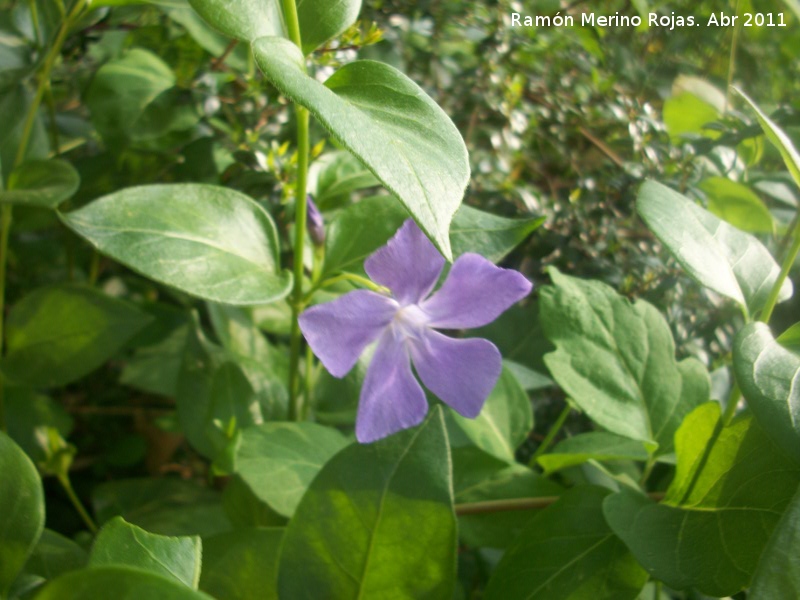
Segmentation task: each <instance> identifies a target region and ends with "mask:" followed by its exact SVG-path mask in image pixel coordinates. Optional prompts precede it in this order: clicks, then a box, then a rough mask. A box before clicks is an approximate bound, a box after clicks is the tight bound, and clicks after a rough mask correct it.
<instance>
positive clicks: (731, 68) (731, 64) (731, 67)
mask: <svg viewBox="0 0 800 600" xmlns="http://www.w3.org/2000/svg"><path fill="white" fill-rule="evenodd" d="M739 4H740V0H736V8H735V9H734V13H733V14H735V15H737V16H740V15H739ZM742 19H743V17H741V16H740V18H739V19H736V22H737V25H736V26H735V27H734V28H733V37H732V38H731V53H730V57H729V58H728V87H727V88H726V89H727V92H726V93H725V112H726V113H727V112H728V111H729V110H730V108H731V90H732V89H733V87H732V86H733V74H734V72H735V71H736V47H737V46H738V44H739V31H740V29H741V26H740V25H739V23H740V22H741V21H742Z"/></svg>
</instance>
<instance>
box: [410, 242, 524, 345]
mask: <svg viewBox="0 0 800 600" xmlns="http://www.w3.org/2000/svg"><path fill="white" fill-rule="evenodd" d="M532 287H533V285H532V284H531V282H530V281H528V280H527V279H525V277H523V276H522V274H521V273H519V272H517V271H514V270H512V269H502V268H500V267H497V266H495V265H494V264H492V263H491V262H490V261H488V260H486V259H485V258H483V257H482V256H480V255H478V254H471V253H467V254H463V255H462V256H460V257H459V258H458V259H457V260H456V262H454V263H453V268H452V269H450V273H449V274H448V276H447V279H446V280H445V282H444V283H443V284H442V287H441V288H439V290H438V291H437V292H436V293H435V294H434V295H433V296H431V297H430V298H429V299H427V300H425V301H424V302H422V303H421V304H420V308H421V309H422V310H423V311H424V312H425V313H426V314H427V315H428V319H429V320H428V326H429V327H436V328H438V329H470V328H472V327H481V326H483V325H486V324H487V323H491V322H492V321H494V320H495V319H496V318H497V317H499V316H500V315H501V314H502V313H503V312H504V311H505V310H507V309H508V308H510V307H511V306H512V305H513V304H514V303H515V302H518V301H519V300H522V299H523V298H524V297H525V296H527V295H528V294H529V293H530V291H531V288H532Z"/></svg>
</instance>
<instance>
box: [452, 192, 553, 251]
mask: <svg viewBox="0 0 800 600" xmlns="http://www.w3.org/2000/svg"><path fill="white" fill-rule="evenodd" d="M544 220H545V218H544V217H526V218H522V219H509V218H507V217H498V216H497V215H493V214H491V213H488V212H484V211H482V210H478V209H477V208H472V207H471V206H466V205H464V206H462V207H461V208H460V209H458V212H457V213H456V216H455V218H454V219H453V224H452V225H451V226H450V242H451V243H452V245H453V255H454V256H461V255H462V254H464V253H465V252H475V253H477V254H480V255H481V256H485V257H486V258H488V259H489V260H490V261H492V262H494V263H498V262H500V261H501V260H503V259H504V258H505V257H506V255H507V254H508V253H509V252H511V251H512V250H513V249H514V248H516V247H517V246H519V245H520V244H521V243H522V242H524V241H525V240H526V239H527V237H528V236H529V235H530V234H531V233H532V232H533V231H535V230H536V229H538V228H539V226H540V225H541V224H542V223H544Z"/></svg>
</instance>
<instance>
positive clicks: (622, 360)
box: [539, 268, 710, 455]
mask: <svg viewBox="0 0 800 600" xmlns="http://www.w3.org/2000/svg"><path fill="white" fill-rule="evenodd" d="M550 276H551V278H552V279H553V284H554V285H553V286H551V287H547V288H544V289H542V290H541V292H540V300H539V302H540V309H541V321H542V325H543V327H544V331H545V335H546V336H547V338H548V339H549V340H550V341H551V342H552V343H553V344H555V346H556V351H555V352H551V353H549V354H548V355H546V356H545V362H546V363H547V367H548V368H549V369H550V373H551V374H552V376H553V378H554V379H555V380H556V382H557V383H558V384H559V385H560V386H561V388H562V389H563V390H564V391H565V392H566V393H567V395H568V396H570V397H571V398H572V399H573V400H574V402H575V404H577V405H578V406H579V407H581V408H582V409H583V410H584V411H585V412H586V414H587V415H589V417H590V418H591V419H592V420H593V421H595V422H596V423H597V424H598V425H600V426H602V427H604V428H605V429H607V430H608V431H610V432H612V433H616V434H618V435H621V436H625V437H628V438H631V439H634V440H641V441H643V442H647V443H648V444H653V443H655V444H657V445H658V449H657V450H656V452H657V454H659V455H660V454H668V453H669V452H671V451H672V447H673V439H672V438H673V436H674V434H675V431H676V430H677V428H678V426H679V425H680V424H681V422H682V421H683V418H684V417H685V416H686V415H687V414H689V412H691V411H692V409H693V408H694V407H696V406H697V405H698V404H700V403H702V402H705V401H706V400H708V398H709V386H710V383H709V377H708V373H707V371H706V369H705V367H703V365H702V364H701V363H700V362H699V361H697V360H695V359H691V358H688V359H685V360H683V361H681V362H677V361H676V360H675V343H674V342H673V340H672V333H671V331H670V328H669V325H667V322H666V320H665V319H664V317H662V316H661V314H660V313H659V312H658V310H656V308H655V307H653V306H652V305H651V304H648V303H647V302H645V301H644V300H639V301H638V302H636V303H635V304H631V303H630V302H629V301H628V300H627V299H625V298H624V297H622V296H620V295H619V294H617V293H616V292H615V291H614V290H613V289H611V288H610V287H609V286H607V285H606V284H604V283H601V282H599V281H585V280H581V279H577V278H574V277H568V276H567V275H562V274H561V273H560V272H559V271H558V270H556V269H554V268H551V269H550Z"/></svg>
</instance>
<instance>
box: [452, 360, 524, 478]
mask: <svg viewBox="0 0 800 600" xmlns="http://www.w3.org/2000/svg"><path fill="white" fill-rule="evenodd" d="M450 416H451V417H452V419H453V421H454V422H455V423H456V424H457V425H458V427H459V428H460V429H461V430H462V431H463V432H464V434H465V435H466V436H467V437H468V438H469V439H470V441H472V443H474V444H475V445H476V446H477V447H478V448H480V449H481V450H484V451H486V452H488V453H489V454H491V455H493V456H496V457H497V458H499V459H501V460H505V461H508V462H514V452H515V451H516V449H517V448H518V447H519V445H520V444H521V443H522V442H524V441H525V440H526V439H527V437H528V433H530V430H531V429H533V409H532V408H531V401H530V399H529V398H528V394H526V393H525V390H523V389H522V386H520V384H519V382H518V381H517V380H516V378H515V377H514V375H512V374H511V372H510V371H508V370H507V369H503V372H502V373H501V374H500V379H498V380H497V385H495V387H494V389H493V390H492V393H491V394H489V397H488V398H487V399H486V404H484V406H483V409H482V410H481V413H480V414H479V415H478V416H477V417H476V418H474V419H467V418H465V417H462V416H461V415H459V414H458V413H456V412H455V411H451V412H450Z"/></svg>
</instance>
